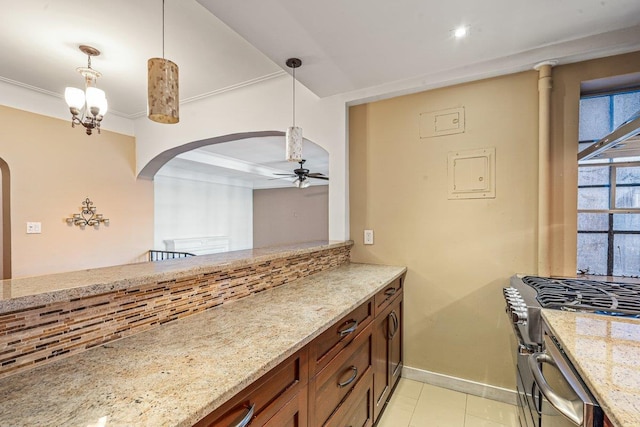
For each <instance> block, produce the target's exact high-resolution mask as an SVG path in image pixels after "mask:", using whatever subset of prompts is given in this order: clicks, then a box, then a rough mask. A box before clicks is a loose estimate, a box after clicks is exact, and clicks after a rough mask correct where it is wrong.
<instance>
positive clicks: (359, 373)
mask: <svg viewBox="0 0 640 427" xmlns="http://www.w3.org/2000/svg"><path fill="white" fill-rule="evenodd" d="M371 330H372V324H371V323H369V324H368V325H367V326H366V327H365V328H364V329H363V330H362V331H361V332H360V333H359V334H358V335H357V336H356V337H355V338H354V339H353V340H352V341H351V342H350V343H349V345H347V346H346V347H345V348H343V349H342V350H341V351H340V352H339V353H338V354H337V355H336V357H334V358H333V359H332V360H331V361H330V362H329V363H327V365H326V366H325V367H324V368H323V369H322V370H320V371H319V372H318V373H317V374H316V376H315V377H313V378H311V379H310V380H309V411H308V412H309V426H311V427H321V426H326V425H332V424H334V422H335V421H333V420H331V422H330V419H331V418H335V417H334V415H335V416H336V417H338V419H339V418H340V416H337V415H336V412H337V411H338V409H339V408H340V407H342V406H345V405H347V403H346V402H347V401H348V400H349V398H350V397H351V396H352V395H354V396H355V395H356V393H355V390H356V386H357V385H359V384H360V383H361V382H362V381H363V380H364V381H366V378H370V377H371V370H372V369H371V365H372V358H373V353H372V352H373V336H372V334H371ZM358 390H362V387H360V388H358ZM365 391H366V389H365V390H362V391H360V392H361V393H363V392H365ZM358 397H359V396H355V397H353V399H355V400H357V399H358ZM353 403H356V402H353ZM347 406H348V405H347ZM344 416H346V415H344Z"/></svg>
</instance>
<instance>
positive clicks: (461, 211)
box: [349, 71, 538, 388]
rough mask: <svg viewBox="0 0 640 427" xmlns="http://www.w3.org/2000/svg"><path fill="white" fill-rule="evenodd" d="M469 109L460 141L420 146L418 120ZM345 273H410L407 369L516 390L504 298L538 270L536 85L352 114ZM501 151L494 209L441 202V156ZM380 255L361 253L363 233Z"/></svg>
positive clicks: (482, 85)
mask: <svg viewBox="0 0 640 427" xmlns="http://www.w3.org/2000/svg"><path fill="white" fill-rule="evenodd" d="M460 106H464V108H465V113H466V131H465V132H464V133H462V134H458V135H449V136H441V137H436V138H430V139H420V137H419V128H418V117H419V114H420V113H423V112H430V111H437V110H441V109H448V108H452V107H460ZM349 115H350V121H349V127H350V132H349V158H350V160H349V167H350V169H349V176H350V187H349V192H350V211H351V214H350V220H351V237H352V239H353V240H355V246H354V248H353V250H352V261H355V262H373V263H385V264H397V265H406V266H407V267H408V274H407V279H406V288H405V292H406V294H405V295H406V296H405V313H406V315H405V326H406V329H405V336H406V339H405V341H404V342H405V364H406V365H407V366H409V367H414V368H418V369H424V370H427V371H432V372H438V373H443V374H448V375H452V376H456V377H461V378H466V379H469V380H474V381H479V382H482V383H488V384H493V385H497V386H503V387H508V388H515V378H514V370H513V362H512V355H511V353H512V348H511V341H510V340H511V335H512V331H511V328H510V326H509V324H508V323H507V317H506V315H505V314H504V299H503V297H502V291H501V290H502V287H503V286H505V285H507V284H508V280H509V277H510V276H511V275H513V274H514V273H518V272H519V273H531V272H535V268H536V259H535V257H536V235H535V232H536V224H537V222H536V221H537V220H536V215H537V119H538V100H537V73H536V72H535V71H530V72H525V73H520V74H515V75H510V76H506V77H500V78H495V79H490V80H484V81H478V82H473V83H469V84H464V85H459V86H453V87H448V88H444V89H438V90H433V91H428V92H423V93H418V94H414V95H407V96H402V97H397V98H393V99H389V100H385V101H379V102H374V103H370V104H365V105H360V106H356V107H352V108H351V109H350V111H349ZM484 147H495V148H496V197H495V198H494V199H475V200H448V199H447V153H449V152H451V151H455V150H467V149H478V148H484ZM365 228H371V229H373V230H374V232H375V245H373V246H364V245H362V233H363V229H365Z"/></svg>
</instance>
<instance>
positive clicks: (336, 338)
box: [309, 298, 374, 377]
mask: <svg viewBox="0 0 640 427" xmlns="http://www.w3.org/2000/svg"><path fill="white" fill-rule="evenodd" d="M373 311H374V307H373V298H372V299H370V300H369V301H367V302H365V303H364V304H362V305H360V307H358V308H356V309H355V310H353V311H352V312H351V313H349V314H347V315H346V316H344V317H343V318H342V319H340V320H339V321H337V322H336V323H335V324H334V325H333V326H331V327H330V328H329V329H327V330H326V331H324V332H323V333H322V334H320V336H318V337H317V338H316V339H314V340H313V341H312V342H311V343H310V344H309V376H310V377H313V376H314V375H315V374H316V372H318V371H320V370H321V369H322V368H323V367H325V366H326V365H327V363H329V362H330V361H331V360H332V359H333V358H335V357H336V355H337V354H338V353H339V352H340V351H341V350H342V349H344V348H345V347H347V346H348V345H349V344H351V341H353V339H354V338H355V337H356V336H357V335H358V334H359V333H360V331H362V330H363V329H364V328H365V327H367V325H369V323H371V322H372V321H373Z"/></svg>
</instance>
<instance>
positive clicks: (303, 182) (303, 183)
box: [274, 159, 329, 188]
mask: <svg viewBox="0 0 640 427" xmlns="http://www.w3.org/2000/svg"><path fill="white" fill-rule="evenodd" d="M304 162H306V160H305V159H302V160H300V161H299V162H298V164H299V165H300V167H299V168H297V169H294V170H293V173H275V174H274V175H283V178H285V177H291V178H296V180H295V181H293V185H294V186H296V187H298V188H307V187H308V186H309V185H310V184H311V182H310V181H309V178H314V179H323V180H325V181H328V180H329V177H328V176H325V175H324V174H322V173H318V172H312V173H309V169H306V168H305V167H304ZM276 179H278V178H276Z"/></svg>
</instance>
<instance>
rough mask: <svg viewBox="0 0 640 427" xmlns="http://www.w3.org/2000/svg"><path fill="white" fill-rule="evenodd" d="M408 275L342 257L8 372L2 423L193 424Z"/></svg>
mask: <svg viewBox="0 0 640 427" xmlns="http://www.w3.org/2000/svg"><path fill="white" fill-rule="evenodd" d="M405 272H406V269H405V268H404V267H392V266H376V265H365V264H350V263H347V264H344V265H341V266H339V267H338V268H335V269H331V270H327V271H322V272H319V273H316V274H312V275H309V276H307V277H303V278H300V279H297V280H294V281H291V282H288V283H286V284H283V285H280V286H277V287H274V288H271V289H267V290H264V291H261V292H258V293H254V294H252V295H250V296H246V297H244V298H241V299H237V300H234V301H233V302H232V303H229V304H224V305H220V306H218V307H214V308H211V309H208V310H205V311H202V312H200V313H197V314H193V315H190V316H188V317H185V318H181V319H179V320H176V321H173V322H171V323H168V324H165V325H162V326H159V327H156V328H155V329H152V330H148V331H145V332H141V333H138V334H136V335H132V336H129V337H127V338H123V339H120V340H116V341H111V342H109V343H107V344H103V345H100V346H98V347H95V348H92V349H90V350H87V351H85V352H83V353H80V354H76V355H73V356H70V357H67V358H65V359H62V360H58V361H55V362H52V363H49V364H47V365H44V366H40V367H37V368H33V369H30V370H27V371H24V372H19V373H16V374H13V375H10V376H7V377H5V378H3V379H1V380H0V399H2V411H0V425H11V426H31V425H40V426H47V425H51V426H54V425H55V426H58V425H69V426H125V425H126V426H134V425H144V426H148V425H154V426H160V425H162V426H190V425H192V424H194V423H195V422H197V421H198V420H199V419H201V418H202V417H204V416H205V415H207V414H208V413H209V412H211V411H213V410H214V409H216V408H218V407H219V406H220V405H222V404H223V403H224V402H225V401H227V400H228V399H229V398H231V397H232V396H234V395H235V394H236V393H238V392H239V391H240V390H242V389H243V388H245V387H246V386H247V385H249V384H251V383H252V382H254V381H256V380H257V379H258V378H260V377H261V376H262V375H263V374H265V373H266V372H268V371H269V370H270V369H272V368H274V367H275V366H277V365H278V364H279V363H281V362H282V361H284V360H285V359H287V357H289V356H290V355H292V354H293V353H294V352H296V351H297V350H299V349H301V348H303V347H304V346H305V345H306V344H308V343H309V342H311V341H312V340H313V339H314V338H315V337H317V336H319V335H320V334H321V333H322V332H323V331H324V330H325V329H327V328H328V327H329V326H330V325H332V324H333V323H335V322H336V321H338V320H339V319H341V318H342V317H343V316H345V315H346V314H347V313H349V312H350V311H351V310H353V309H354V308H356V307H358V306H359V305H361V304H362V303H363V302H365V301H367V300H368V299H370V298H372V296H373V295H375V294H376V293H377V292H379V291H380V290H384V288H385V286H386V285H387V284H389V283H390V282H392V281H393V280H395V279H397V278H398V277H400V276H402V275H403V274H404V273H405Z"/></svg>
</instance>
